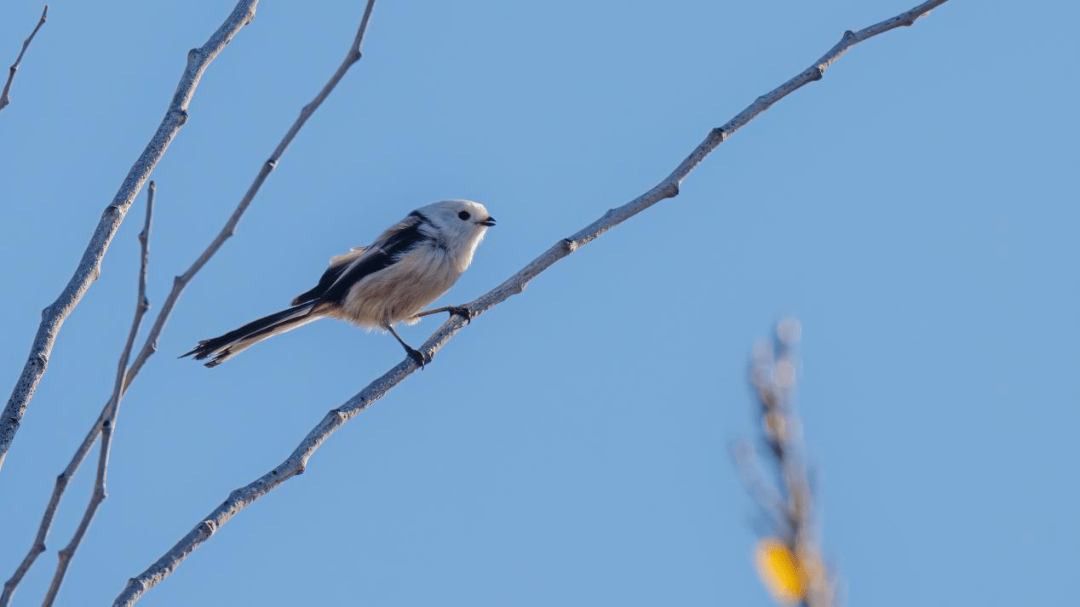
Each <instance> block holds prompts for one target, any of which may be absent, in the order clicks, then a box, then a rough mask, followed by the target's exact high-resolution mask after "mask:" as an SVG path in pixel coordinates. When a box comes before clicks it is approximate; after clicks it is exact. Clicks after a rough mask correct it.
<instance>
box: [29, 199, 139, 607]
mask: <svg viewBox="0 0 1080 607" xmlns="http://www.w3.org/2000/svg"><path fill="white" fill-rule="evenodd" d="M156 192H157V188H156V186H155V185H154V182H153V181H151V182H150V188H149V190H148V192H147V196H146V223H145V224H144V225H143V229H142V232H140V233H139V245H140V249H141V251H142V255H141V262H140V264H139V295H138V298H137V299H136V303H135V314H134V316H133V318H132V320H131V330H130V331H129V332H128V337H127V341H126V342H125V343H124V351H123V353H122V354H120V361H119V362H118V363H117V365H116V380H115V382H114V383H113V392H112V396H110V397H109V404H108V405H106V406H105V410H104V411H103V412H102V418H103V419H102V422H101V453H100V455H99V456H98V468H97V478H96V479H95V481H94V491H93V493H92V494H91V496H90V503H88V504H87V505H86V511H85V512H84V513H83V518H82V521H80V522H79V527H78V528H77V529H76V530H75V534H74V535H73V536H72V537H71V542H69V543H68V545H67V546H65V547H64V548H63V549H62V550H60V553H59V559H58V562H57V564H56V573H55V574H54V575H53V580H52V584H50V585H49V592H48V594H46V595H45V601H44V602H43V603H42V605H43V607H50V606H51V605H52V604H53V601H55V600H56V594H57V593H58V592H59V591H60V585H61V584H63V583H64V574H66V573H67V568H68V565H69V564H70V563H71V557H72V556H74V555H75V551H76V550H78V549H79V543H80V542H82V538H83V536H84V535H86V530H87V529H89V528H90V521H92V520H93V519H94V514H96V513H97V509H98V506H99V505H101V502H103V501H105V498H106V497H108V492H107V491H106V488H105V480H106V475H107V474H108V471H109V451H110V450H111V449H112V437H113V430H114V429H115V428H116V416H117V414H119V412H120V401H121V400H122V399H123V398H124V390H125V388H126V386H125V377H126V376H127V374H126V373H125V371H126V370H127V366H128V360H130V359H131V350H132V348H134V346H135V337H136V336H137V335H138V334H139V326H141V325H142V319H143V316H144V315H145V314H146V311H147V310H149V309H150V300H149V299H147V297H146V273H147V266H148V265H149V263H150V227H151V226H152V224H153V219H154V194H155V193H156Z"/></svg>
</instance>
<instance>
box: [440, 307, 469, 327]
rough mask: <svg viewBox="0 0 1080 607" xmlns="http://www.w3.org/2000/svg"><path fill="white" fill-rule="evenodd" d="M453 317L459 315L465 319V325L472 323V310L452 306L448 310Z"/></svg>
mask: <svg viewBox="0 0 1080 607" xmlns="http://www.w3.org/2000/svg"><path fill="white" fill-rule="evenodd" d="M446 311H447V312H449V313H450V315H451V316H454V315H457V316H460V317H462V318H464V319H465V324H469V323H471V322H472V310H470V309H468V308H466V307H465V306H450V307H448V308H447V309H446Z"/></svg>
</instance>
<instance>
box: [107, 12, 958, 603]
mask: <svg viewBox="0 0 1080 607" xmlns="http://www.w3.org/2000/svg"><path fill="white" fill-rule="evenodd" d="M946 1H947V0H931V1H929V2H925V3H923V4H920V5H919V6H917V7H915V8H913V9H911V10H909V11H907V12H905V13H902V14H901V15H899V16H897V17H893V18H892V19H889V20H887V21H883V22H881V23H878V24H875V25H872V26H870V27H868V28H866V29H864V30H859V31H858V32H850V31H848V32H845V33H844V36H843V38H842V39H841V41H840V43H838V44H837V45H836V46H834V47H833V48H832V49H831V50H830V51H829V53H826V54H825V55H824V56H823V57H822V58H821V59H819V60H818V62H817V63H815V64H814V66H812V67H811V68H810V69H808V70H806V71H804V72H802V73H801V74H800V75H799V76H796V77H795V78H792V79H791V80H789V81H788V82H785V83H784V84H783V85H781V86H780V87H779V88H777V89H775V90H773V91H771V92H770V93H767V94H766V95H763V96H761V97H759V98H758V99H757V100H755V101H754V103H753V104H751V105H750V106H749V107H747V108H746V109H745V110H743V111H742V112H741V113H739V114H738V115H737V116H736V117H735V118H733V119H732V120H731V121H729V122H728V123H727V124H725V125H724V126H723V127H721V128H717V129H713V130H712V131H710V133H709V135H708V136H707V137H706V138H705V140H704V141H703V142H702V143H701V144H699V145H698V147H697V148H695V149H694V151H693V152H691V154H690V155H689V156H688V157H687V158H686V159H685V160H684V161H683V162H682V163H681V164H679V166H678V167H677V168H676V169H675V170H674V171H673V172H672V173H671V174H670V175H669V176H668V177H667V178H665V179H664V180H663V181H661V182H660V183H659V184H657V185H656V186H655V187H653V188H652V189H650V190H649V191H648V192H646V193H644V194H642V195H641V196H639V197H638V198H635V199H634V200H631V201H630V202H628V203H626V204H625V205H623V206H621V207H618V208H615V209H611V210H609V211H608V212H607V213H605V214H604V215H603V217H601V218H600V219H598V220H596V221H595V222H593V223H591V224H589V225H588V226H586V227H585V228H583V229H582V230H580V231H578V232H577V233H576V234H574V235H573V236H571V237H569V238H564V239H562V240H560V241H559V242H557V243H556V244H555V245H554V246H552V247H551V248H550V249H548V250H547V251H546V252H545V253H543V254H542V255H540V257H537V258H536V259H535V260H533V261H532V262H530V263H529V264H528V265H526V266H525V267H524V268H523V269H522V270H520V271H519V272H518V273H517V274H515V275H513V276H511V277H510V278H509V279H508V280H506V281H505V282H503V283H502V284H501V285H499V286H498V287H496V288H494V289H492V290H491V291H489V292H488V293H487V294H485V295H483V296H481V297H480V298H479V299H476V300H475V301H473V302H471V303H469V304H467V305H466V306H464V307H465V308H467V309H468V310H469V312H470V313H471V316H472V319H474V320H475V319H476V317H478V316H479V315H481V314H483V313H484V312H486V311H487V310H490V309H491V308H493V307H494V306H496V305H498V304H499V303H501V302H503V301H505V300H506V299H509V298H510V297H511V296H513V295H516V294H518V293H521V292H522V291H523V290H524V289H525V287H526V286H527V285H528V283H529V281H531V280H532V279H533V278H534V277H536V276H537V275H538V274H540V273H541V272H543V271H544V270H546V269H547V268H549V267H551V266H552V265H554V264H555V262H557V261H559V260H560V259H562V258H563V257H566V256H567V255H569V254H570V253H573V252H574V251H576V250H577V249H578V248H579V247H581V246H582V245H584V244H588V243H589V242H592V241H593V240H595V239H596V238H597V237H599V236H600V235H601V234H603V233H604V232H606V231H608V230H610V229H611V228H613V227H615V226H617V225H618V224H620V223H622V222H623V221H625V220H627V219H629V218H630V217H632V216H634V215H636V214H638V213H640V212H641V211H643V210H645V209H646V208H648V207H650V206H652V205H654V204H656V203H657V202H659V201H661V200H664V199H665V198H672V197H674V196H677V195H678V193H679V184H680V183H681V182H682V180H683V179H685V178H686V176H687V175H689V174H690V172H691V171H693V170H694V168H695V167H696V166H697V165H698V164H699V163H700V162H701V161H702V160H703V159H704V158H705V157H706V156H707V155H708V154H709V153H710V152H712V150H714V149H716V147H717V146H719V145H720V144H721V143H723V141H724V140H725V139H726V138H727V136H728V135H730V134H731V133H733V132H735V131H736V130H738V129H739V128H741V127H742V126H743V125H744V124H746V123H747V122H749V121H750V120H752V119H753V118H754V117H756V116H757V115H758V114H760V113H762V112H764V111H765V110H766V109H768V108H769V107H770V106H771V105H772V104H773V103H775V102H776V101H778V100H780V99H782V98H783V97H785V96H786V95H788V94H790V93H791V92H792V91H794V90H796V89H798V88H800V87H802V86H803V85H805V84H807V83H809V82H813V81H815V80H819V79H820V78H821V74H822V73H823V72H824V70H825V68H827V67H828V66H829V65H831V64H832V62H833V61H835V60H836V58H838V57H839V56H840V55H842V54H843V53H844V52H846V51H847V49H849V48H850V47H851V46H853V45H855V44H857V43H859V42H861V41H863V40H866V39H868V38H871V37H873V36H875V35H877V34H880V33H883V32H886V31H889V30H891V29H893V28H895V27H898V26H900V25H909V24H911V23H914V22H915V20H917V19H918V18H919V17H921V16H922V15H924V14H925V13H926V12H928V11H929V10H930V9H932V8H934V7H937V6H939V5H941V4H943V3H945V2H946ZM811 74H813V76H811ZM466 324H467V322H466V321H465V320H464V319H462V317H461V316H458V315H453V316H451V317H450V318H449V319H448V320H447V321H446V322H445V323H443V325H442V326H441V327H440V328H439V329H438V330H436V331H435V333H433V334H432V335H431V337H429V338H428V340H427V341H426V342H425V343H424V345H423V346H422V347H421V351H425V352H427V353H428V354H430V355H431V356H434V354H435V353H436V352H438V351H439V350H440V349H441V348H442V347H443V346H444V345H445V344H446V343H447V342H448V341H450V339H452V338H453V337H454V335H456V334H457V333H458V331H460V330H461V329H462V328H464V327H465V326H466ZM417 368H418V366H417V365H416V363H415V362H413V360H412V359H411V358H406V359H405V360H404V361H402V362H400V363H398V364H397V365H396V366H395V367H393V368H392V369H390V370H389V371H387V372H386V373H385V374H384V375H383V376H382V377H379V378H378V379H376V380H375V381H373V382H371V383H370V384H368V386H367V387H366V388H364V389H363V390H361V391H360V393H358V394H356V395H355V396H353V397H352V398H350V399H349V400H348V401H346V402H345V403H344V404H342V405H341V406H340V407H338V408H336V409H332V410H331V411H330V412H328V413H327V414H326V416H325V417H324V418H323V419H322V421H320V422H319V424H318V425H317V426H315V428H313V429H312V430H311V431H310V432H309V433H308V434H307V436H306V437H304V439H303V440H302V441H301V442H300V444H299V445H298V446H297V447H296V449H295V450H294V451H293V452H292V453H291V454H290V455H289V457H288V458H286V459H285V461H283V462H282V463H281V464H279V465H278V466H277V467H275V468H274V469H273V470H271V471H270V472H268V473H266V474H264V475H263V476H261V477H259V478H258V479H256V480H255V481H253V482H252V483H250V484H248V485H245V486H244V487H241V488H239V489H236V490H234V491H233V492H232V493H230V494H229V496H228V498H227V499H226V500H225V501H224V502H223V503H222V504H221V505H220V506H218V507H217V508H215V509H214V510H213V511H211V512H210V513H209V514H208V515H207V516H206V517H205V518H204V519H203V520H202V521H200V522H199V523H198V524H197V525H196V526H195V528H194V529H192V530H191V531H190V532H188V534H187V535H185V536H184V537H183V538H181V540H180V541H179V542H177V544H176V545H175V546H173V547H172V548H170V549H169V551H168V552H166V553H165V554H164V555H162V556H161V558H159V559H158V560H157V561H155V562H154V563H153V564H152V565H151V566H150V567H149V568H148V569H146V570H145V571H143V572H142V573H140V574H139V575H138V576H136V577H134V578H131V579H130V580H128V583H127V585H126V586H125V587H124V589H123V591H121V593H120V595H119V596H117V598H116V600H115V601H114V603H113V606H114V607H128V606H130V605H133V604H134V603H135V602H136V601H138V600H139V598H140V597H142V595H144V594H145V593H146V592H147V591H148V590H150V589H151V588H153V587H154V586H156V585H157V584H158V583H159V582H161V581H162V580H164V579H165V578H166V577H168V576H169V575H171V574H172V572H173V571H175V570H176V568H177V567H179V566H180V564H181V563H182V562H183V561H184V559H186V558H187V557H188V556H189V555H190V554H191V553H192V552H194V551H195V550H196V549H197V548H198V547H199V546H201V545H202V544H203V542H205V541H206V540H208V539H209V538H210V537H211V536H212V535H213V534H214V533H215V532H216V531H217V530H218V529H220V528H221V527H222V526H223V525H225V524H226V523H228V522H229V521H230V520H231V519H232V518H233V517H234V516H235V515H236V514H237V513H239V512H240V511H241V510H243V509H244V508H246V507H247V506H248V505H249V504H251V503H253V502H254V501H255V500H257V499H259V498H260V497H262V496H264V495H266V494H267V493H269V492H270V491H272V490H274V489H276V488H277V487H278V486H279V485H281V484H282V483H284V482H285V481H287V480H288V479H290V478H292V477H294V476H297V475H299V474H303V472H304V470H305V469H306V468H307V462H308V459H309V458H310V457H311V456H312V454H314V453H315V451H316V450H317V449H318V448H319V447H320V446H321V445H322V444H323V442H325V441H326V440H327V439H328V438H329V437H330V435H331V434H333V433H334V432H335V431H337V430H338V428H340V427H342V426H343V425H344V424H345V423H346V422H348V421H349V420H350V419H352V418H354V417H356V416H357V415H359V414H360V413H361V412H362V411H363V410H364V409H366V408H368V407H369V406H371V405H372V404H373V403H375V402H376V401H378V400H379V399H380V398H382V397H383V396H384V395H386V393H387V392H389V391H390V390H392V389H393V388H394V387H395V386H397V385H398V384H399V383H401V382H402V381H403V380H404V379H405V378H406V377H408V376H409V375H411V374H412V373H413V372H414V371H416V369H417Z"/></svg>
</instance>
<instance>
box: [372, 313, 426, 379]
mask: <svg viewBox="0 0 1080 607" xmlns="http://www.w3.org/2000/svg"><path fill="white" fill-rule="evenodd" d="M383 328H384V329H386V330H387V331H389V332H390V334H391V335H393V336H394V339H396V340H398V343H399V344H401V347H402V348H405V353H406V354H408V355H409V358H411V359H413V362H415V363H416V364H417V365H419V366H420V368H421V369H423V368H424V365H426V364H427V363H429V362H431V356H429V355H428V354H427V353H426V352H423V353H422V352H420V351H419V350H417V349H416V348H413V347H412V346H410V345H409V344H407V343H405V340H404V339H401V336H400V335H398V334H397V331H395V330H394V327H392V326H390V325H389V324H387V325H384V326H383Z"/></svg>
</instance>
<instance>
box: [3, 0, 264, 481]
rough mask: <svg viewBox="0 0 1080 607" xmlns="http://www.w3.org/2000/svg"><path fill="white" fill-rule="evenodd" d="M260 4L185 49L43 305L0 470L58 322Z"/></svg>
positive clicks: (9, 408)
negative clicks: (125, 167) (173, 80)
mask: <svg viewBox="0 0 1080 607" xmlns="http://www.w3.org/2000/svg"><path fill="white" fill-rule="evenodd" d="M258 3H259V0H239V2H237V3H236V7H235V8H233V10H232V13H231V14H229V16H228V18H226V19H225V22H224V23H222V24H221V26H220V27H219V28H218V29H217V31H216V32H214V33H213V35H211V36H210V39H209V40H207V41H206V44H204V45H202V46H201V47H199V48H196V49H192V50H190V51H188V56H187V67H186V68H185V69H184V73H183V75H181V77H180V83H179V84H178V85H177V88H176V92H175V93H174V94H173V98H172V102H171V103H169V108H168V110H167V111H166V112H165V117H164V118H163V119H162V121H161V124H160V125H159V126H158V129H157V132H155V133H154V136H153V138H151V140H150V143H149V144H147V146H146V148H145V149H144V150H143V152H142V154H140V155H139V158H138V159H137V160H136V161H135V164H134V165H132V167H131V169H130V170H129V171H128V174H127V177H125V178H124V183H123V184H122V185H121V186H120V190H119V191H118V192H117V193H116V196H115V197H114V198H113V201H112V203H111V204H110V205H109V206H107V207H105V212H104V213H102V215H101V220H100V221H99V222H98V225H97V228H95V229H94V233H93V235H92V236H91V237H90V243H89V244H88V245H87V247H86V251H84V252H83V255H82V259H80V260H79V265H78V267H77V268H76V269H75V273H74V274H73V275H72V277H71V279H70V280H69V281H68V284H67V286H66V287H64V290H63V291H62V292H61V293H60V296H59V297H58V298H57V299H56V301H54V302H53V303H52V304H50V305H49V306H48V307H46V308H45V309H44V310H42V312H41V324H40V325H39V326H38V330H37V334H36V335H35V336H34V342H33V344H32V345H31V346H30V355H29V356H28V357H27V360H26V364H25V365H24V366H23V370H22V373H21V374H20V375H19V379H18V381H17V382H16V383H15V388H14V389H13V390H12V391H11V397H10V398H9V399H8V402H7V405H6V406H5V407H4V412H3V415H2V416H0V469H2V468H3V465H4V460H5V459H6V458H7V452H8V449H10V448H11V443H12V441H14V440H15V435H16V434H17V433H18V431H19V425H20V424H21V423H22V418H23V415H25V414H26V409H27V408H28V407H29V406H30V399H31V398H33V396H34V392H35V391H36V390H37V387H38V384H39V383H40V382H41V378H42V376H44V375H45V370H46V368H47V366H48V363H49V356H50V355H51V354H52V348H53V344H54V343H55V342H56V337H57V335H59V333H60V328H61V326H63V324H64V321H65V320H66V319H67V317H68V316H69V315H70V314H71V312H72V311H73V310H74V309H75V306H77V305H78V304H79V301H80V300H81V299H82V297H83V295H85V294H86V292H87V290H89V289H90V285H91V283H93V282H94V281H95V280H96V279H97V277H98V275H99V274H100V273H101V260H102V259H103V258H104V257H105V252H106V250H108V248H109V243H111V242H112V239H113V236H115V235H116V231H117V230H118V229H120V224H121V222H123V221H124V216H125V215H127V211H128V209H129V208H130V207H131V203H132V202H134V200H135V197H136V196H138V194H139V190H141V189H142V186H143V184H144V183H146V180H147V178H149V176H150V173H151V172H152V171H153V170H154V167H156V166H157V163H158V162H159V161H160V160H161V158H162V156H164V155H165V150H167V149H168V147H169V144H170V143H171V142H172V140H173V139H174V138H175V137H176V134H177V133H179V132H180V128H181V127H182V126H183V125H184V123H185V122H187V119H188V111H187V109H188V105H190V103H191V99H192V98H193V97H194V96H195V90H196V88H198V86H199V81H200V80H201V79H202V76H203V73H204V72H205V71H206V68H207V67H209V66H210V63H211V62H212V61H213V60H214V58H215V57H217V56H218V53H220V52H221V51H222V50H223V49H224V48H225V45H227V44H228V43H229V41H230V40H232V39H233V37H234V36H236V34H237V32H239V31H240V29H241V28H243V27H244V26H245V25H247V24H248V23H250V22H251V20H252V19H254V18H255V6H256V5H257V4H258Z"/></svg>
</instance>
